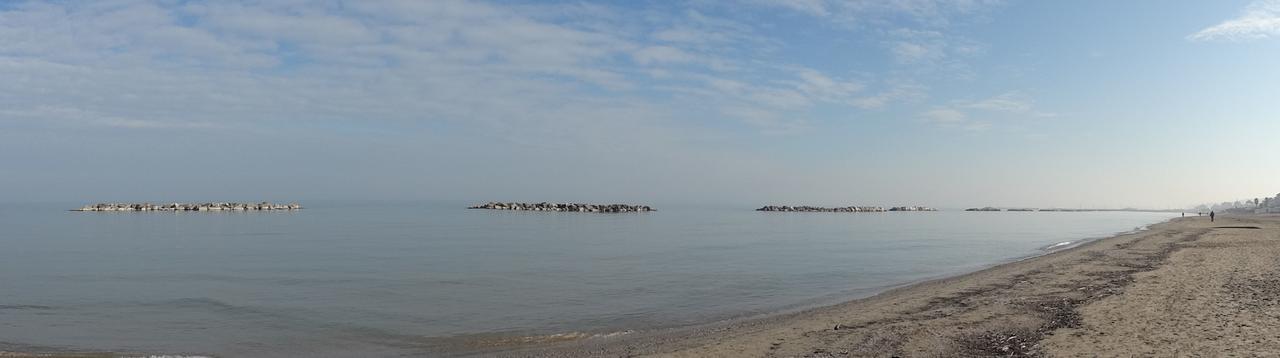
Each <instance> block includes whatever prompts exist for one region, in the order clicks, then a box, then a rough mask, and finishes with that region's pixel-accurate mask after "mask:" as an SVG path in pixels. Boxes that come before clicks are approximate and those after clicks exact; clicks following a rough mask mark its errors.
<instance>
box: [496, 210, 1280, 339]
mask: <svg viewBox="0 0 1280 358" xmlns="http://www.w3.org/2000/svg"><path fill="white" fill-rule="evenodd" d="M1277 259H1280V217H1277V216H1238V217H1232V216H1220V217H1219V218H1218V220H1217V221H1216V222H1210V221H1209V218H1208V217H1188V218H1179V219H1174V220H1171V221H1169V222H1165V223H1161V224H1156V225H1153V226H1151V227H1150V228H1149V229H1147V230H1144V231H1141V232H1137V233H1131V234H1125V235H1119V236H1115V237H1111V238H1106V239H1101V240H1096V241H1092V242H1089V243H1086V244H1083V245H1080V246H1078V247H1074V248H1070V249H1066V250H1062V251H1058V252H1054V253H1050V254H1047V255H1043V256H1039V257H1035V258H1030V259H1026V260H1021V261H1017V262H1012V263H1008V264H1004V265H999V266H995V267H991V268H988V269H985V270H981V271H978V272H973V273H969V274H965V275H961V276H956V277H950V278H944V279H938V280H933V281H926V282H921V283H917V284H913V285H909V286H906V287H901V288H897V289H894V290H890V291H888V292H884V293H882V294H879V295H876V296H873V297H870V298H866V299H859V300H855V301H851V302H847V303H843V304H838V305H834V306H829V307H822V308H816V309H810V310H805V311H801V312H794V313H787V314H780V315H775V316H769V317H760V318H751V319H744V320H738V321H733V322H720V323H715V324H709V325H704V326H698V327H689V328H681V329H670V330H665V331H657V332H639V333H635V334H631V335H626V336H622V337H611V338H599V339H587V340H582V341H577V342H571V343H562V344H559V345H554V346H548V347H538V348H531V349H521V350H516V351H505V352H493V351H491V352H487V353H484V354H487V355H496V356H504V357H517V356H545V357H572V356H638V355H642V356H654V357H860V356H876V357H886V356H909V357H947V356H1051V357H1076V356H1130V355H1143V356H1181V355H1217V354H1224V353H1231V354H1249V353H1258V352H1276V351H1280V338H1278V337H1280V336H1278V335H1277V334H1276V332H1274V331H1273V330H1275V328H1274V327H1280V315H1278V314H1277V313H1280V298H1278V297H1277V294H1280V276H1278V275H1277V270H1280V267H1277V266H1276V265H1275V263H1276V262H1277Z"/></svg>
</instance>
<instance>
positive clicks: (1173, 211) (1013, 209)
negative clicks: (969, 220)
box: [964, 206, 1186, 213]
mask: <svg viewBox="0 0 1280 358" xmlns="http://www.w3.org/2000/svg"><path fill="white" fill-rule="evenodd" d="M964 211H1013V212H1034V211H1047V212H1071V213H1081V212H1095V211H1125V212H1143V213H1177V212H1186V210H1181V209H1161V210H1155V209H1132V208H1126V209H1063V208H1044V209H1040V208H997V207H993V206H987V207H981V208H968V209H964Z"/></svg>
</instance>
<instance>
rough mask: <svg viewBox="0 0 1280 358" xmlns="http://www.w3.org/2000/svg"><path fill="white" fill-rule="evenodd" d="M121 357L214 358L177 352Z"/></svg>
mask: <svg viewBox="0 0 1280 358" xmlns="http://www.w3.org/2000/svg"><path fill="white" fill-rule="evenodd" d="M120 358H213V357H210V356H188V355H175V354H158V355H146V356H120Z"/></svg>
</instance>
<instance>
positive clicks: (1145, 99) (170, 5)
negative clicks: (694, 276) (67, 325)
mask: <svg viewBox="0 0 1280 358" xmlns="http://www.w3.org/2000/svg"><path fill="white" fill-rule="evenodd" d="M1278 83H1280V1H1277V0H1257V1H1248V0H1242V1H1233V0H1222V1H1181V0H1176V1H1168V0H1135V1H1096V0H1084V1H1015V0H1008V1H1002V0H876V1H871V0H724V1H710V0H691V1H599V2H589V1H566V2H559V1H448V0H431V1H419V0H386V1H328V0H316V1H312V0H280V1H248V0H229V1H177V0H157V1H141V0H139V1H134V0H122V1H116V0H107V1H14V0H2V1H0V201H6V202H32V201H74V202H98V201H233V200H241V201H256V200H281V201H289V200H299V201H304V202H305V200H327V199H374V200H461V201H472V202H484V201H494V200H497V201H553V202H568V201H574V202H597V203H607V202H633V203H645V204H663V203H673V204H708V205H712V204H714V205H748V206H759V205H765V204H796V205H798V204H809V205H928V206H935V207H943V208H963V207H971V206H987V205H992V206H1011V207H1012V206H1027V207H1067V208H1120V207H1141V208H1180V207H1188V206H1191V205H1195V204H1200V203H1205V202H1219V201H1224V200H1237V199H1245V198H1254V197H1260V196H1272V195H1275V194H1276V193H1277V192H1280V91H1278V90H1277V87H1276V84H1278Z"/></svg>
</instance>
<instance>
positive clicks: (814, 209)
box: [756, 205, 938, 213]
mask: <svg viewBox="0 0 1280 358" xmlns="http://www.w3.org/2000/svg"><path fill="white" fill-rule="evenodd" d="M756 211H778V212H804V213H881V212H886V211H938V209H934V208H930V207H924V206H894V207H890V208H887V209H886V208H884V207H881V206H845V207H834V208H826V207H819V206H807V205H801V206H791V205H768V206H764V207H761V208H759V209H756Z"/></svg>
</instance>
